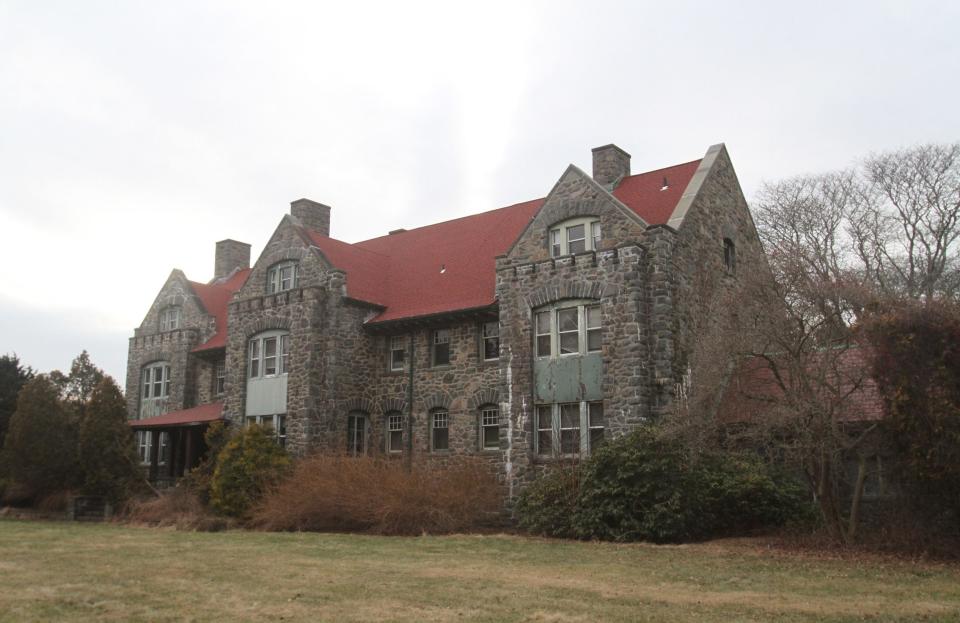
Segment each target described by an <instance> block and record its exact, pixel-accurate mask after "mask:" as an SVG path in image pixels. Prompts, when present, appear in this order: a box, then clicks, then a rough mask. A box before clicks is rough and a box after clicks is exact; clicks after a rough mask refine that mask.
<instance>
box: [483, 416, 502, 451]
mask: <svg viewBox="0 0 960 623" xmlns="http://www.w3.org/2000/svg"><path fill="white" fill-rule="evenodd" d="M480 447H482V448H483V449H484V450H499V449H500V410H499V409H497V408H496V407H493V406H486V407H483V408H482V409H481V410H480Z"/></svg>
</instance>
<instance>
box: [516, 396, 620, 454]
mask: <svg viewBox="0 0 960 623" xmlns="http://www.w3.org/2000/svg"><path fill="white" fill-rule="evenodd" d="M574 405H576V413H577V416H578V417H577V426H576V427H573V426H569V425H568V426H564V422H563V412H564V410H565V408H566V411H567V412H568V413H569V412H570V410H571V408H572V407H573V406H574ZM597 411H599V422H596V421H594V420H592V419H591V415H592V414H595V413H596V412H597ZM535 413H536V419H535V421H534V435H533V441H534V447H533V455H534V456H535V457H536V458H538V459H541V460H544V459H565V458H576V457H585V456H589V455H590V453H591V452H593V451H594V450H595V449H596V448H598V447H599V446H600V444H601V443H602V442H603V440H604V439H605V431H606V419H605V417H604V409H603V400H581V401H579V402H565V403H564V402H554V403H543V404H538V405H536V409H535ZM544 414H546V415H547V416H548V418H549V421H548V422H547V423H546V424H549V426H547V425H545V423H544V422H543V418H542V416H543V415H544ZM564 431H575V433H576V434H575V435H572V434H571V436H572V437H574V438H575V439H576V451H575V452H570V451H565V448H564V442H563V438H564ZM544 435H546V439H547V440H549V447H546V448H545V446H546V445H547V444H544V442H543V441H542V439H543V436H544ZM597 438H599V442H597V441H596V439H597ZM567 445H568V446H569V444H567Z"/></svg>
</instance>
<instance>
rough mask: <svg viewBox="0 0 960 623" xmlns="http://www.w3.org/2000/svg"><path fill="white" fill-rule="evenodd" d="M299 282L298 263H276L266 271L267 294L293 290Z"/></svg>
mask: <svg viewBox="0 0 960 623" xmlns="http://www.w3.org/2000/svg"><path fill="white" fill-rule="evenodd" d="M299 281H300V265H299V262H296V261H295V260H287V261H285V262H278V263H276V264H274V265H273V266H271V267H270V268H268V269H267V294H276V293H277V292H286V291H287V290H293V289H294V288H296V287H297V285H298V284H299Z"/></svg>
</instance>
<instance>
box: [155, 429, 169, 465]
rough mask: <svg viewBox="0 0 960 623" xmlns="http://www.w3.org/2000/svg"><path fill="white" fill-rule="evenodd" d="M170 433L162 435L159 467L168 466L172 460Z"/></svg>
mask: <svg viewBox="0 0 960 623" xmlns="http://www.w3.org/2000/svg"><path fill="white" fill-rule="evenodd" d="M169 441H170V433H165V432H161V433H160V452H159V458H158V459H157V465H166V464H167V460H169V458H170V443H169Z"/></svg>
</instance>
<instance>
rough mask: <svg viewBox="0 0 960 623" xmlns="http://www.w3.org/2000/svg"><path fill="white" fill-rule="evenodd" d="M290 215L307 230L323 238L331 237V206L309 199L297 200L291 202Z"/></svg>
mask: <svg viewBox="0 0 960 623" xmlns="http://www.w3.org/2000/svg"><path fill="white" fill-rule="evenodd" d="M290 214H292V215H293V216H294V217H296V219H297V220H298V221H300V224H301V225H303V226H304V227H306V228H307V229H312V230H313V231H315V232H317V233H318V234H320V235H321V236H327V237H329V236H330V206H325V205H323V204H322V203H317V202H316V201H311V200H309V199H297V200H296V201H291V202H290Z"/></svg>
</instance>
